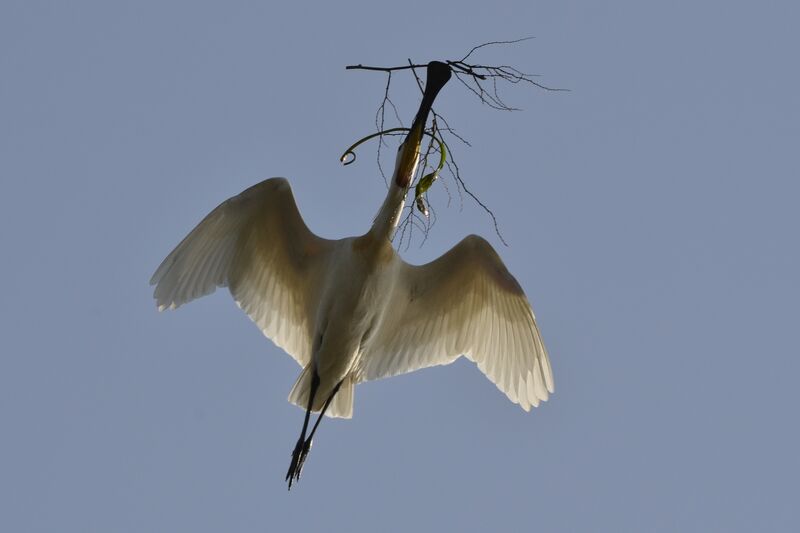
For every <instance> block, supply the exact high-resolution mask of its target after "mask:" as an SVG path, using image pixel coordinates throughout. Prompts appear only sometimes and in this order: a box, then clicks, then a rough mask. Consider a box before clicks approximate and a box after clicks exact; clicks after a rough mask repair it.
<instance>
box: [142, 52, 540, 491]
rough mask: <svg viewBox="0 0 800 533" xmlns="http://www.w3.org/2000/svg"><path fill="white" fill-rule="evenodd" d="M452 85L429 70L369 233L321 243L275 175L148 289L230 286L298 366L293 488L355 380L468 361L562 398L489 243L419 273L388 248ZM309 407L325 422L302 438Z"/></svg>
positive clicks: (192, 293)
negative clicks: (439, 98) (427, 136)
mask: <svg viewBox="0 0 800 533" xmlns="http://www.w3.org/2000/svg"><path fill="white" fill-rule="evenodd" d="M449 78H450V68H449V67H448V66H447V65H445V64H443V63H438V62H432V63H431V64H429V66H428V81H427V83H426V87H425V93H424V96H423V100H422V104H421V105H420V109H419V111H418V113H417V115H416V118H415V120H414V123H413V125H412V127H411V130H410V132H409V134H408V136H407V137H406V139H405V140H404V141H403V143H402V144H401V145H400V148H399V150H398V155H397V160H396V163H395V169H394V173H393V175H392V180H391V183H390V185H389V191H388V193H387V195H386V198H385V200H384V201H383V205H382V206H381V208H380V211H379V212H378V214H377V216H376V217H375V220H374V222H373V224H372V227H371V228H370V230H369V231H368V232H367V233H366V234H364V235H362V236H360V237H348V238H345V239H339V240H328V239H323V238H320V237H318V236H316V235H315V234H314V233H312V232H311V231H310V230H309V229H308V227H307V226H306V225H305V223H304V222H303V219H302V217H301V216H300V213H299V211H298V209H297V205H296V203H295V201H294V197H293V195H292V191H291V188H290V187H289V182H288V181H287V180H286V179H284V178H272V179H268V180H265V181H262V182H261V183H259V184H257V185H254V186H252V187H250V188H249V189H247V190H245V191H243V192H242V193H241V194H239V195H237V196H234V197H232V198H230V199H228V200H226V201H224V202H223V203H222V204H220V205H219V206H218V207H217V208H216V209H214V210H213V211H212V212H211V213H209V214H208V216H206V217H205V218H204V219H203V220H202V221H201V222H200V223H199V224H198V225H197V227H195V228H194V229H193V230H192V231H191V232H190V233H189V235H187V236H186V238H184V239H183V241H181V243H180V244H179V245H178V246H177V247H176V248H175V249H174V250H173V251H172V252H171V253H170V254H169V255H168V256H167V258H166V259H164V261H163V262H162V263H161V265H160V266H159V267H158V269H157V270H156V272H155V274H153V277H152V279H151V280H150V284H151V285H155V292H154V297H155V299H156V302H157V305H158V309H159V310H163V309H174V308H176V307H179V306H181V305H183V304H185V303H187V302H189V301H191V300H194V299H195V298H199V297H200V296H204V295H206V294H209V293H211V292H213V291H214V290H215V289H216V288H217V287H228V289H229V290H230V292H231V295H232V296H233V298H234V300H236V303H237V304H238V305H239V307H240V308H241V309H243V310H244V311H245V312H246V313H247V314H248V315H249V316H250V318H251V319H252V320H253V321H254V322H255V323H256V325H257V326H258V327H259V328H260V329H261V331H262V332H263V333H264V335H266V336H267V337H269V338H270V339H272V341H273V342H274V343H275V344H277V345H278V346H280V347H281V348H283V349H284V350H285V351H286V352H287V353H288V354H289V355H291V356H292V357H293V358H294V359H295V360H296V361H297V362H298V363H299V364H300V366H301V367H302V369H303V370H302V372H301V373H300V376H299V377H298V378H297V381H296V382H295V384H294V386H293V387H292V390H291V392H290V393H289V401H290V402H291V403H293V404H295V405H297V406H299V407H301V408H303V409H305V410H306V413H305V418H304V420H303V427H302V431H301V434H300V438H299V439H298V441H297V444H296V446H295V448H294V451H293V453H292V460H291V463H290V466H289V470H288V472H287V474H286V480H287V481H288V482H289V488H290V489H291V486H292V482H293V481H294V480H299V478H300V473H301V470H302V467H303V464H304V461H305V458H306V455H307V454H308V451H309V449H310V447H311V440H312V438H313V436H314V433H315V432H316V429H317V427H318V426H319V423H320V420H321V419H322V417H323V416H324V415H327V416H330V417H341V418H350V417H352V415H353V389H354V387H355V385H356V384H357V383H361V382H363V381H368V380H374V379H379V378H385V377H389V376H396V375H400V374H405V373H407V372H412V371H414V370H418V369H421V368H426V367H430V366H436V365H446V364H449V363H452V362H453V361H455V360H456V359H458V358H459V357H460V356H461V355H464V356H466V357H467V358H468V359H470V360H471V361H474V362H475V363H477V365H478V368H479V369H480V370H481V371H482V372H483V373H484V374H485V375H486V376H487V377H488V378H489V379H490V380H491V381H492V382H493V383H494V384H495V385H497V387H498V388H499V389H500V390H501V391H502V392H503V393H504V394H505V395H506V396H507V397H508V399H509V400H511V401H512V402H514V403H518V404H519V405H520V406H521V407H522V408H523V409H524V410H526V411H529V410H530V407H531V406H538V405H539V402H540V401H545V400H547V398H548V395H549V393H552V392H553V390H554V388H553V374H552V370H551V368H550V362H549V360H548V357H547V352H546V350H545V347H544V344H543V343H542V338H541V335H540V333H539V328H538V326H537V325H536V321H535V319H534V315H533V311H532V309H531V306H530V304H529V303H528V300H527V298H526V297H525V293H524V292H523V290H522V288H521V287H520V285H519V284H518V283H517V281H516V279H514V277H513V276H512V275H511V274H510V273H509V272H508V270H507V269H506V267H505V265H504V264H503V262H502V261H501V260H500V257H499V256H498V255H497V252H495V250H494V249H493V248H492V246H491V245H490V244H489V243H488V242H486V241H485V240H484V239H482V238H481V237H478V236H476V235H470V236H468V237H466V238H464V239H463V240H462V241H461V242H460V243H458V244H457V245H456V246H454V247H453V248H452V249H450V251H448V252H447V253H445V254H444V255H442V256H441V257H439V258H438V259H436V260H434V261H432V262H430V263H428V264H425V265H420V266H415V265H410V264H408V263H406V262H405V261H403V260H402V259H401V258H400V256H399V255H398V254H397V252H396V251H395V250H394V248H393V247H392V243H391V239H392V237H393V235H394V233H395V230H396V228H397V225H398V222H399V220H400V217H401V213H402V211H403V208H404V206H405V201H406V194H407V192H408V189H409V186H410V184H411V181H412V179H413V176H414V173H415V171H416V168H417V164H418V162H419V156H420V145H421V141H422V135H423V131H424V129H425V124H426V121H427V117H428V114H429V112H430V109H431V106H432V105H433V100H434V98H435V97H436V95H437V94H438V92H439V90H440V89H441V88H442V87H443V86H444V84H445V83H446V82H447V80H448V79H449ZM312 412H315V413H316V412H320V415H319V417H318V418H317V421H316V423H315V424H314V427H313V428H312V429H311V432H310V434H309V435H308V437H306V434H307V431H308V425H309V418H310V414H311V413H312Z"/></svg>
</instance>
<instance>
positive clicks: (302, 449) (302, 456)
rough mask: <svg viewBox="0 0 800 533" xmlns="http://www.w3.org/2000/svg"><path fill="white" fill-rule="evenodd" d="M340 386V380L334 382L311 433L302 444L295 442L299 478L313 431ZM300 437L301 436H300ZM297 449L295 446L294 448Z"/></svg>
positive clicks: (290, 482) (297, 476) (296, 475)
mask: <svg viewBox="0 0 800 533" xmlns="http://www.w3.org/2000/svg"><path fill="white" fill-rule="evenodd" d="M341 386H342V381H340V382H339V383H337V384H336V386H335V387H334V388H333V392H331V395H330V396H328V399H327V400H325V405H323V406H322V410H321V411H320V412H319V416H318V417H317V421H316V422H314V427H313V428H311V433H310V434H309V435H308V439H306V440H305V442H304V443H303V445H302V446H300V442H298V443H297V445H298V446H300V457H299V459H298V461H297V473H296V474H295V477H296V478H297V479H298V480H299V479H300V473H301V472H302V470H303V464H305V462H306V456H307V455H308V452H309V450H311V440H312V439H313V438H314V433H316V432H317V428H318V427H319V423H320V422H321V421H322V417H324V416H325V411H327V410H328V406H330V404H331V402H332V401H333V397H334V396H336V393H337V392H339V387H341ZM301 439H302V437H301ZM295 450H297V448H295ZM291 484H292V481H291V480H289V487H290V488H291Z"/></svg>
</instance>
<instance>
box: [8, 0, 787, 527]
mask: <svg viewBox="0 0 800 533" xmlns="http://www.w3.org/2000/svg"><path fill="white" fill-rule="evenodd" d="M797 5H798V4H797V3H796V2H790V1H786V2H777V1H776V2H737V1H734V2H722V1H720V2H688V1H686V2H641V1H629V2H568V1H558V2H556V1H551V2H538V1H524V2H523V1H520V2H488V1H487V2H447V3H440V2H430V1H428V2H413V1H409V2H375V1H372V2H361V3H358V2H346V1H337V2H329V3H327V4H326V5H324V6H323V5H322V3H321V2H319V3H317V4H316V5H314V4H311V3H301V2H295V3H291V2H255V1H249V2H219V3H215V4H212V3H209V2H196V1H192V2H188V1H187V2H162V1H159V2H145V1H142V2H128V3H126V4H122V3H116V2H105V1H97V2H36V1H30V0H25V1H14V0H3V2H2V3H1V4H0V179H2V189H0V191H1V192H0V244H1V245H2V248H1V249H2V261H0V272H1V273H2V279H3V282H4V287H3V291H2V299H0V328H2V334H1V335H0V432H1V433H0V530H2V531H8V532H34V531H37V532H50V531H59V532H155V531H159V532H160V531H165V532H173V531H192V532H206V531H208V532H211V531H214V532H216V531H281V530H292V531H314V530H317V531H321V530H325V531H370V532H371V531H608V532H619V531H632V532H639V531H697V532H701V531H702V532H709V531H726V532H729V531H797V530H798V529H797V528H798V523H800V511H798V509H797V505H798V498H797V496H798V475H799V474H800V468H799V465H798V462H799V460H798V454H797V450H798V449H800V429H799V428H798V422H797V420H798V418H797V408H798V386H797V383H798V380H800V363H798V355H799V354H798V347H797V340H796V339H797V330H798V318H800V313H798V300H800V290H798V281H797V273H798V271H799V270H800V253H799V252H798V239H797V231H798V227H800V215H798V205H797V204H798V198H800V187H799V186H798V177H800V172H798V170H799V166H800V165H798V155H797V151H798V148H800V142H798V141H800V126H799V124H800V101H799V100H798V96H797V94H798V82H800V76H799V75H798V69H797V53H798V50H800V37H798V25H799V24H800V16H799V15H800V10H799V9H798V7H797ZM525 35H534V36H536V39H535V40H533V41H530V42H527V43H523V44H520V45H517V46H514V47H506V48H496V49H487V50H484V51H482V53H481V54H480V55H477V56H476V59H477V60H480V61H482V62H486V63H507V64H512V65H515V66H518V67H519V68H521V69H522V70H528V71H532V72H536V73H540V74H542V75H543V77H542V78H541V80H542V81H543V82H546V83H549V84H552V85H555V86H559V87H565V88H569V89H571V92H569V93H546V92H543V91H537V90H529V89H526V88H524V87H521V86H514V87H510V88H508V90H506V91H505V92H504V95H505V96H506V99H507V100H508V102H509V103H511V104H513V105H516V106H518V107H522V108H524V111H523V112H520V113H501V112H495V111H491V110H489V109H488V108H486V107H481V106H480V105H479V103H478V102H477V101H476V99H475V98H474V97H473V96H472V95H471V94H470V93H468V92H467V91H466V90H464V89H463V87H461V86H459V84H457V83H451V84H449V85H448V86H447V87H446V88H445V89H444V90H443V92H442V94H441V96H440V100H439V101H438V102H437V108H438V110H439V111H440V112H441V113H442V114H443V115H444V116H445V117H447V118H448V119H449V120H450V123H451V125H452V126H453V127H455V128H457V129H458V131H459V132H460V133H462V134H463V135H464V136H465V137H467V138H468V139H469V140H471V141H472V144H473V147H472V148H467V147H458V151H457V153H456V155H457V158H458V160H459V163H460V166H461V169H462V171H463V174H464V177H465V179H466V180H467V182H468V184H469V185H470V186H471V187H472V189H473V190H474V191H475V192H476V193H477V194H479V196H480V198H481V199H482V200H483V201H484V202H485V203H486V204H488V205H489V206H491V207H492V208H493V209H494V211H495V212H496V213H497V216H498V218H499V222H500V224H501V228H502V231H503V234H504V236H505V238H506V240H507V241H508V243H509V244H510V246H509V247H507V248H506V247H504V246H503V245H502V243H501V242H500V241H499V240H498V238H497V237H496V236H495V235H494V234H493V228H492V225H491V221H490V220H489V219H488V217H487V216H486V215H485V214H484V213H483V212H482V211H481V210H480V209H479V208H476V206H475V205H474V204H473V203H471V202H469V201H465V203H464V207H463V210H460V209H459V207H458V201H457V197H456V198H455V199H454V201H453V203H452V205H451V207H450V208H447V207H446V201H447V197H446V195H445V193H444V188H443V186H442V184H441V183H439V182H437V184H436V185H435V186H434V192H433V200H434V207H438V214H439V222H438V225H437V226H436V227H435V229H434V230H433V232H432V233H431V234H430V238H429V239H428V241H427V242H426V243H425V245H424V246H422V247H421V248H420V247H419V244H420V242H419V240H417V241H415V242H414V243H413V244H412V246H411V247H410V248H409V250H408V251H407V252H405V253H404V257H405V258H406V259H407V260H409V261H412V262H417V263H419V262H423V261H427V260H430V259H432V258H434V257H437V256H439V255H440V254H441V253H443V252H444V251H445V250H446V249H448V248H449V247H450V246H452V245H453V244H454V243H456V242H457V241H458V240H460V239H461V238H462V237H464V236H465V235H467V234H468V233H478V234H480V235H483V236H485V237H487V238H488V239H489V240H490V241H491V242H492V243H493V245H494V246H495V247H496V248H497V249H498V251H499V252H500V254H501V255H502V257H503V258H504V260H505V262H506V263H507V265H508V267H509V269H510V270H511V271H512V272H513V273H514V274H515V275H516V277H517V278H518V280H519V281H520V283H521V285H522V286H523V287H524V288H525V290H526V292H527V294H528V296H529V298H530V299H531V301H532V303H533V306H534V309H535V311H536V313H537V316H538V319H539V323H540V326H541V329H542V331H543V333H544V337H545V341H546V343H547V346H548V348H549V351H550V354H551V359H552V364H553V369H554V372H555V378H556V394H555V395H554V396H553V397H552V398H551V401H549V402H547V403H546V404H544V405H543V406H542V407H540V408H538V409H535V410H534V411H533V412H531V413H529V414H526V413H524V412H523V411H522V410H521V409H520V408H519V407H517V406H515V405H513V404H511V403H510V402H508V400H507V399H506V398H505V397H504V396H503V395H502V394H501V393H500V392H499V391H498V390H497V389H496V388H495V387H494V385H492V384H491V383H490V382H488V381H487V380H486V379H485V378H484V377H483V376H482V375H481V374H480V372H479V371H478V370H477V369H476V368H475V367H474V365H472V364H470V363H468V362H467V361H463V360H462V361H459V362H457V363H456V364H454V365H452V366H449V367H440V368H435V369H430V370H426V371H423V372H418V373H415V374H410V375H407V376H403V377H399V378H394V379H391V380H385V381H378V382H373V383H367V384H364V385H360V386H359V387H358V388H357V390H356V404H355V417H354V418H353V419H352V420H348V421H341V420H326V421H325V422H324V423H323V425H322V427H321V429H320V433H319V434H318V437H317V438H316V439H315V446H314V450H313V452H312V453H311V455H310V456H309V460H308V463H307V465H306V470H305V473H304V476H303V479H302V480H301V481H300V483H299V485H298V486H297V488H296V490H294V489H293V490H292V491H291V492H287V491H286V485H285V483H284V481H283V476H284V474H285V472H286V468H287V466H288V463H289V459H290V452H291V450H292V447H293V446H294V443H295V440H296V438H297V435H298V432H299V429H300V425H301V421H302V414H303V413H302V411H301V410H300V409H297V408H296V407H294V406H291V405H289V404H288V403H287V402H286V396H287V394H288V392H289V389H290V387H291V385H292V383H293V382H294V380H295V378H296V376H297V374H298V371H299V368H298V367H297V365H296V364H295V363H294V361H292V360H291V359H290V358H289V357H288V356H286V355H285V354H284V353H282V352H281V351H280V350H278V349H277V348H275V347H274V346H273V345H272V344H271V342H269V341H268V340H266V339H265V338H264V337H263V336H262V335H261V333H260V332H259V331H258V329H257V328H256V327H254V326H253V324H252V323H251V322H250V321H249V320H248V319H247V317H246V316H245V315H244V314H243V313H241V312H240V311H239V310H238V309H237V308H236V306H235V305H234V303H233V301H232V300H231V298H230V296H229V295H228V293H227V291H218V293H216V294H214V295H213V296H210V297H207V298H204V299H202V300H199V301H197V302H193V303H192V304H190V305H188V306H186V307H185V308H182V309H180V310H179V311H177V312H170V313H161V314H159V313H157V312H156V309H155V305H154V302H153V300H152V289H151V288H150V287H149V286H148V280H149V278H150V275H151V274H152V272H153V271H154V269H155V268H156V266H157V265H158V264H159V262H160V261H161V260H162V259H163V258H164V256H165V255H166V254H167V253H168V252H169V251H170V250H171V249H172V247H173V246H174V245H175V244H177V243H178V242H179V241H180V239H181V238H182V237H183V236H184V235H185V234H186V233H187V232H188V230H190V229H191V228H192V227H193V226H194V225H195V224H196V223H197V222H198V221H199V220H200V218H202V217H203V216H204V215H205V214H206V213H207V212H208V211H209V210H210V209H212V208H213V207H214V206H216V205H217V204H218V203H219V202H220V201H222V200H224V199H225V198H227V197H229V196H232V195H234V194H236V193H238V192H239V191H241V190H242V189H244V188H246V187H248V186H250V185H251V184H254V183H256V182H258V181H260V180H262V179H264V178H267V177H271V176H276V175H277V176H286V177H288V178H289V179H290V180H291V183H292V187H293V188H294V191H295V195H296V197H297V202H298V204H299V207H300V210H301V212H302V213H303V216H304V217H305V219H306V220H307V222H308V224H309V226H310V227H311V228H312V229H313V230H314V231H315V232H317V233H318V234H320V235H323V236H326V237H343V236H347V235H354V234H358V233H360V232H363V231H365V230H366V229H367V228H368V225H369V223H370V221H371V217H372V215H373V214H374V213H375V211H376V210H377V207H378V205H379V203H380V201H381V200H382V198H383V194H384V185H383V181H382V180H381V179H380V177H379V175H378V173H377V169H376V166H375V163H374V159H373V154H374V149H375V144H374V143H373V144H370V145H367V146H365V147H363V148H362V149H361V151H360V152H359V153H360V155H361V157H360V158H359V160H358V162H357V163H356V164H355V165H352V166H349V167H346V168H342V167H341V166H340V165H339V163H338V156H339V155H340V153H341V152H342V150H343V149H344V148H345V147H346V146H348V145H349V144H350V143H351V142H353V141H354V140H356V139H358V138H360V137H361V136H363V135H366V134H368V133H370V132H371V131H373V128H374V123H373V118H374V113H375V110H376V108H377V106H378V104H379V103H380V97H381V94H382V89H383V84H384V81H385V78H384V76H383V75H381V74H375V73H366V72H346V71H345V70H344V66H345V65H347V64H351V63H359V62H361V63H365V64H378V65H395V64H401V63H404V62H405V61H406V58H409V57H410V58H413V59H414V60H415V61H418V62H424V61H428V60H431V59H449V58H458V57H461V56H462V55H463V54H464V53H465V52H466V51H467V50H468V49H469V48H470V47H472V46H473V45H475V44H478V43H481V42H484V41H489V40H496V39H508V38H516V37H521V36H525ZM393 90H394V96H395V99H396V101H397V103H398V104H399V105H400V112H401V115H402V117H403V118H404V120H405V121H406V123H408V122H410V120H411V117H412V114H413V112H414V111H415V108H416V105H417V102H418V98H419V96H418V92H417V90H416V88H415V86H414V84H413V82H412V81H411V79H410V78H409V77H408V76H397V77H396V79H395V85H394V87H393ZM451 187H452V186H451Z"/></svg>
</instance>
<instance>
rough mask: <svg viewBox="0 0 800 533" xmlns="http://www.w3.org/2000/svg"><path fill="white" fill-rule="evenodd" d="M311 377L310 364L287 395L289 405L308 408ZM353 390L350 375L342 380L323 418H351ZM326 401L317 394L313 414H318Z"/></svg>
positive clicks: (353, 384)
mask: <svg viewBox="0 0 800 533" xmlns="http://www.w3.org/2000/svg"><path fill="white" fill-rule="evenodd" d="M312 375H313V374H312V371H311V364H310V363H309V364H308V365H306V367H305V368H304V369H303V371H302V372H301V373H300V377H298V378H297V381H295V383H294V386H293V387H292V391H291V392H290V393H289V403H293V404H295V405H296V406H297V407H299V408H301V409H306V408H307V407H308V395H309V393H310V391H311V376H312ZM354 388H355V383H353V378H352V376H351V375H348V376H347V377H346V378H344V381H342V385H341V386H340V387H339V391H338V392H337V393H336V396H334V397H333V400H332V401H331V404H330V405H329V406H328V410H327V411H326V412H325V416H329V417H331V418H352V417H353V389H354ZM327 399H328V398H327V397H326V396H324V395H320V394H317V395H316V397H315V398H314V405H313V407H312V409H311V410H312V411H313V412H315V413H316V412H319V411H320V410H321V409H322V406H323V405H324V404H325V400H327Z"/></svg>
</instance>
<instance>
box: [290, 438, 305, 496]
mask: <svg viewBox="0 0 800 533" xmlns="http://www.w3.org/2000/svg"><path fill="white" fill-rule="evenodd" d="M310 449H311V439H308V440H303V438H302V437H300V439H298V441H297V444H296V445H295V447H294V451H293V452H292V462H291V463H289V470H288V471H287V472H286V479H285V481H288V482H289V490H292V483H294V482H295V481H300V474H301V473H302V471H303V464H305V462H306V456H308V451H309V450H310Z"/></svg>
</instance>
